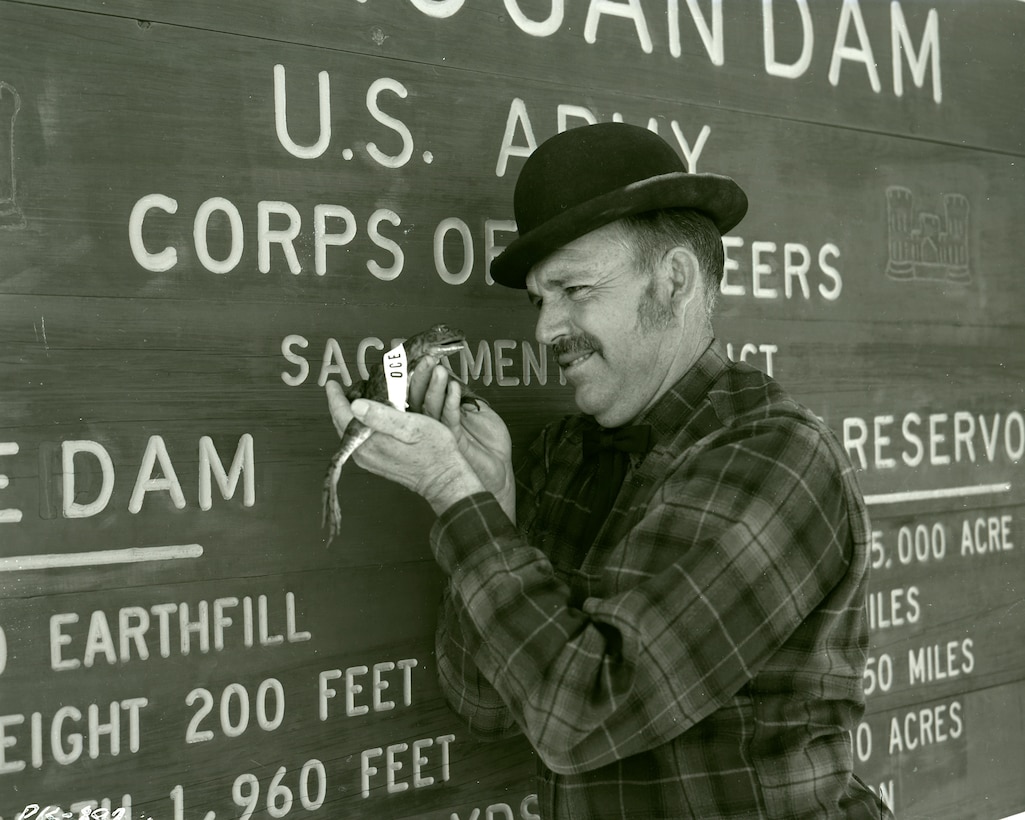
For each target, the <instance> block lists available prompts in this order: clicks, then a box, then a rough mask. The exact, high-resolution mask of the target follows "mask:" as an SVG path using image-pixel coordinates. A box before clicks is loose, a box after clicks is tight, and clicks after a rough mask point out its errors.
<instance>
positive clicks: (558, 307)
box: [534, 298, 569, 345]
mask: <svg viewBox="0 0 1025 820" xmlns="http://www.w3.org/2000/svg"><path fill="white" fill-rule="evenodd" d="M568 334H569V314H568V312H567V310H566V308H565V306H563V305H562V304H561V300H559V299H554V298H553V299H546V300H545V301H544V302H543V303H542V304H541V308H540V310H539V312H538V316H537V325H536V327H535V328H534V336H535V337H536V338H537V340H538V341H539V342H540V343H541V344H543V345H551V344H554V343H555V342H556V340H558V339H559V338H561V337H563V336H566V335H568Z"/></svg>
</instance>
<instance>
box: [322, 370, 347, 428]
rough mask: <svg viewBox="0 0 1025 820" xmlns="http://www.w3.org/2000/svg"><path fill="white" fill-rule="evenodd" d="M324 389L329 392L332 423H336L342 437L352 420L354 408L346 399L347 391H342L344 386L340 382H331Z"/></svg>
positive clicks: (328, 405) (328, 401)
mask: <svg viewBox="0 0 1025 820" xmlns="http://www.w3.org/2000/svg"><path fill="white" fill-rule="evenodd" d="M324 387H325V389H326V390H327V407H328V410H329V411H330V413H331V421H332V422H333V423H334V425H335V430H337V431H338V435H342V434H343V433H344V432H345V428H346V426H347V425H348V424H349V422H350V421H351V420H352V408H350V406H349V400H348V399H347V398H345V391H343V390H342V386H341V385H340V384H339V383H338V382H335V381H329V382H328V383H327V384H326V385H324Z"/></svg>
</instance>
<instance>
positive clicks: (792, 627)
mask: <svg viewBox="0 0 1025 820" xmlns="http://www.w3.org/2000/svg"><path fill="white" fill-rule="evenodd" d="M637 421H638V423H648V424H651V425H653V427H654V430H655V433H656V435H657V437H658V443H657V444H656V446H655V447H654V449H653V450H652V451H651V452H650V453H649V454H648V455H647V456H645V457H644V458H643V459H642V460H640V461H639V463H637V462H636V461H635V463H634V464H633V466H632V469H631V471H630V472H629V474H628V475H627V478H626V480H625V482H624V484H623V487H622V489H621V491H620V493H619V496H618V498H617V500H616V502H615V505H614V507H613V509H612V510H611V512H610V513H609V516H608V518H607V519H606V521H605V524H604V525H603V527H602V528H601V530H600V531H599V533H598V535H597V537H596V539H595V542H594V544H593V545H592V547H591V549H590V551H589V552H588V553H587V556H586V558H585V559H584V561H583V564H582V565H581V566H579V567H577V566H573V565H572V561H571V560H570V559H569V556H572V555H573V554H574V532H572V531H568V529H567V527H566V526H565V522H566V520H567V519H569V520H577V521H579V518H575V516H574V515H569V514H568V511H570V510H571V505H574V504H575V503H576V501H575V500H574V499H573V498H566V497H565V490H566V488H567V486H568V485H569V484H570V483H571V480H572V478H573V475H574V472H575V471H576V470H577V469H579V467H580V463H581V458H582V456H581V429H580V428H581V418H580V417H579V416H578V417H572V418H569V419H565V420H563V421H562V422H560V423H556V424H554V425H551V426H549V427H548V428H546V429H545V431H544V432H543V434H542V435H541V436H540V438H539V439H538V441H537V442H536V443H535V444H534V446H533V447H532V448H531V450H530V452H529V455H528V457H527V459H526V460H525V462H524V464H523V466H522V468H521V469H520V471H519V472H518V478H517V481H518V488H517V489H518V499H517V502H518V503H517V511H518V518H519V528H517V527H515V526H513V524H512V522H510V521H509V519H508V518H507V517H506V516H505V514H504V513H503V512H502V510H501V508H500V506H499V505H498V502H497V501H496V500H495V498H494V497H493V496H492V495H490V494H488V493H482V494H477V495H474V496H471V497H469V498H466V499H463V500H462V501H460V502H458V503H456V504H454V505H453V506H452V507H451V508H450V509H448V510H446V511H445V513H444V514H443V515H442V516H441V517H440V518H439V520H438V521H437V522H436V524H435V526H434V528H433V529H432V533H431V543H432V547H433V549H434V552H435V555H436V557H437V559H438V561H439V563H440V564H441V566H442V568H443V569H444V570H445V571H446V572H447V573H448V574H449V576H450V580H449V585H448V590H447V592H446V595H445V599H444V601H443V603H442V608H441V612H440V617H439V626H438V634H437V660H438V670H439V677H440V680H441V685H442V688H443V690H445V693H446V696H447V697H448V699H449V701H450V703H451V705H452V706H453V708H454V709H455V710H456V711H457V712H458V713H459V714H460V715H461V716H462V717H463V718H464V720H466V721H467V723H468V724H469V727H470V729H471V731H472V732H473V733H474V734H475V735H477V736H481V737H486V738H488V737H490V738H496V737H503V736H506V735H508V734H510V733H514V732H516V731H523V732H524V733H525V734H526V736H527V738H528V739H529V741H530V742H531V744H532V745H533V747H534V749H535V750H536V751H537V754H538V756H539V759H540V763H541V765H540V766H539V769H540V784H539V790H538V791H539V802H540V805H541V812H542V816H543V817H545V818H573V820H600V818H622V817H636V818H659V817H669V818H700V820H714V818H741V817H743V818H763V817H773V818H805V817H809V818H810V817H828V818H836V817H843V818H880V817H889V816H891V815H890V814H889V812H888V811H887V810H886V808H885V807H884V805H883V804H882V803H881V802H880V801H879V799H878V798H877V797H876V796H875V795H874V794H873V793H872V792H871V791H870V790H869V789H868V788H867V787H866V786H865V785H864V784H863V783H862V782H861V781H860V780H859V779H858V778H857V777H855V776H854V775H853V774H852V772H851V769H852V751H851V731H852V729H853V728H854V726H855V725H856V723H857V721H858V720H859V718H860V716H861V715H862V713H863V710H864V697H863V693H862V673H863V670H864V665H865V654H866V649H867V644H868V636H867V627H866V621H865V616H864V602H865V583H866V571H867V566H868V537H869V527H868V518H867V515H866V512H865V506H864V502H863V500H862V497H861V493H860V491H859V490H858V488H857V484H856V481H855V478H854V475H853V472H852V469H851V467H850V464H849V462H848V460H847V458H846V455H845V453H844V452H843V451H842V449H841V447H840V445H839V443H838V442H837V441H836V438H835V436H834V435H833V434H832V433H831V432H830V431H829V430H828V428H826V427H825V426H824V425H823V424H822V423H821V422H820V421H819V420H818V419H816V418H815V416H813V415H812V414H811V413H810V412H809V411H807V410H806V409H804V408H802V407H801V406H800V405H798V404H797V403H795V402H794V401H793V400H792V399H790V398H789V397H788V396H787V395H786V394H785V393H784V392H783V391H782V389H781V388H780V387H779V386H778V385H777V384H776V383H775V382H774V381H773V380H772V379H770V378H769V377H767V376H765V375H763V374H762V373H760V372H759V371H757V370H755V369H753V368H750V367H747V366H746V365H735V364H732V363H730V362H728V361H727V360H726V358H725V357H724V356H723V355H722V353H721V351H720V349H719V347H718V345H717V344H714V343H713V345H712V346H711V347H709V349H708V350H707V351H706V352H705V353H704V354H703V355H702V356H701V357H700V359H699V360H698V361H697V363H696V364H695V365H694V366H693V367H692V368H691V369H690V371H689V372H688V373H687V374H686V375H685V376H684V378H683V379H682V380H681V381H680V382H678V383H677V384H676V385H675V386H674V387H673V388H672V389H671V390H670V391H669V392H668V393H667V394H666V395H664V396H663V397H662V398H661V399H660V400H659V401H658V402H657V403H656V405H655V406H654V407H652V408H651V409H650V410H648V411H647V412H646V413H644V414H643V416H642V417H641V418H639V419H638V420H637Z"/></svg>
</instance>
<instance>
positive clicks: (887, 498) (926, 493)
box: [865, 481, 1011, 504]
mask: <svg viewBox="0 0 1025 820" xmlns="http://www.w3.org/2000/svg"><path fill="white" fill-rule="evenodd" d="M1010 491H1011V484H1010V482H1009V481H1005V482H1003V483H1001V484H970V485H968V486H967V487H941V488H940V489H938V490H905V491H903V492H899V493H880V494H878V495H866V496H865V503H866V504H899V503H901V502H902V501H926V500H928V499H932V498H963V497H965V496H969V495H989V494H990V493H1007V492H1010Z"/></svg>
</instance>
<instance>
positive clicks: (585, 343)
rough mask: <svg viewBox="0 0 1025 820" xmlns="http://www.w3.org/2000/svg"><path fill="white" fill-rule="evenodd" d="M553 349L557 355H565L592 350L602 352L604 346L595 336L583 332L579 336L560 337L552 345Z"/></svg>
mask: <svg viewBox="0 0 1025 820" xmlns="http://www.w3.org/2000/svg"><path fill="white" fill-rule="evenodd" d="M552 351H553V352H554V353H555V355H556V357H559V356H565V355H567V354H570V353H588V352H591V351H593V352H595V353H598V354H601V352H602V346H601V342H599V341H598V340H597V339H596V338H594V336H591V335H590V334H588V333H582V334H580V335H579V336H568V337H565V338H562V339H558V340H557V341H556V342H555V344H553V345H552Z"/></svg>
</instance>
